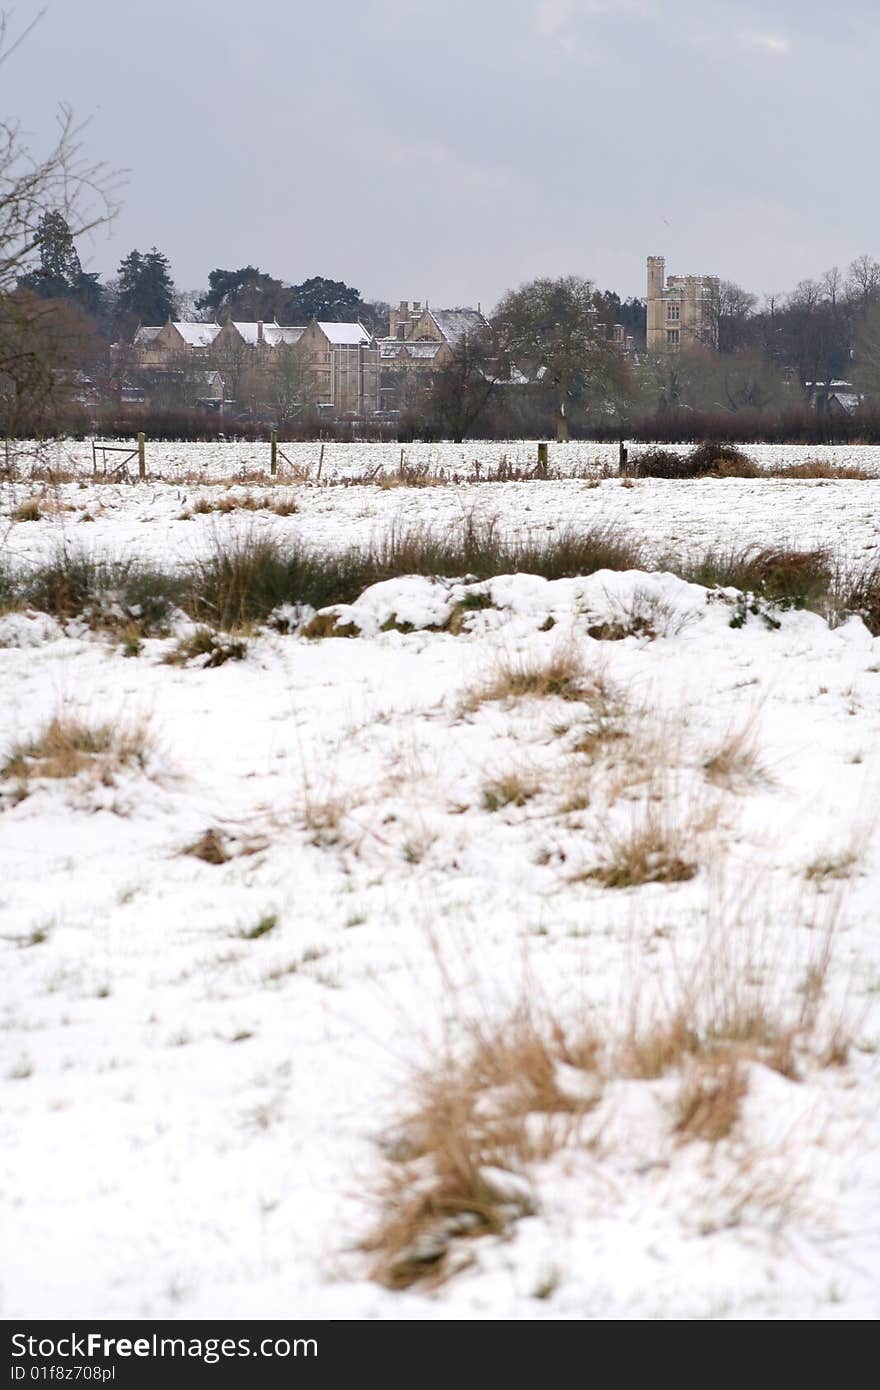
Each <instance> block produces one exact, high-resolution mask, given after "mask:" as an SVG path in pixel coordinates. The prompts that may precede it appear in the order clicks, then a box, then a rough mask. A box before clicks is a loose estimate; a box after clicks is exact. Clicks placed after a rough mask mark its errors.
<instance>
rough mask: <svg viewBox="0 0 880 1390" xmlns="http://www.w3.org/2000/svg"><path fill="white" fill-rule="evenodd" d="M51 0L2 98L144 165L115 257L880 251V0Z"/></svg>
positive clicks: (493, 279)
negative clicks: (64, 120)
mask: <svg viewBox="0 0 880 1390" xmlns="http://www.w3.org/2000/svg"><path fill="white" fill-rule="evenodd" d="M7 8H8V7H7ZM40 8H41V6H40V5H38V4H36V3H32V0H16V3H15V13H14V17H13V28H14V29H17V30H20V29H21V28H22V27H23V25H24V24H25V23H26V22H27V20H28V19H29V18H32V17H33V16H34V15H36V14H37V13H38V11H39V9H40ZM44 8H45V15H44V17H43V18H42V20H41V21H40V22H39V24H38V25H37V27H36V29H35V30H34V32H33V33H32V34H31V35H30V36H29V37H28V38H27V40H26V42H25V43H24V44H23V45H22V46H21V47H20V49H19V50H18V52H17V53H16V54H14V55H13V56H12V57H11V59H10V60H9V61H8V63H7V64H6V65H5V66H4V67H3V68H2V69H0V115H3V116H16V117H18V118H19V119H20V120H21V122H22V124H23V126H24V127H25V128H26V130H27V131H28V132H29V134H30V136H31V139H32V144H33V146H34V147H35V149H37V150H39V149H40V148H41V147H44V146H45V145H46V143H47V141H48V139H49V136H50V135H51V131H52V126H53V121H54V118H55V117H54V112H55V109H56V106H57V103H58V102H59V101H67V102H70V103H71V104H72V105H73V107H74V109H75V112H76V114H77V116H78V117H80V118H88V120H89V125H88V128H87V131H86V134H85V137H84V138H85V142H86V145H87V148H88V152H89V154H90V155H91V156H94V157H95V158H100V159H104V160H106V161H107V162H108V163H109V164H111V165H115V166H119V167H122V166H124V167H125V168H126V169H127V170H128V175H127V184H126V186H125V188H124V190H123V206H122V210H121V212H120V214H119V216H118V218H117V219H116V221H115V223H114V224H113V227H112V229H111V232H110V234H109V236H108V235H107V233H106V232H102V233H100V234H97V235H96V237H95V238H94V240H93V241H91V242H90V243H87V244H86V245H85V246H84V247H83V248H82V250H83V260H84V262H87V263H88V268H89V269H92V270H98V271H100V272H102V274H104V275H111V274H113V273H114V272H115V270H116V267H117V265H118V263H119V260H120V259H121V257H122V256H123V255H124V254H125V253H126V252H128V251H129V250H131V249H132V247H135V246H136V247H138V248H139V249H141V250H146V249H148V248H149V247H150V246H152V245H153V244H155V245H156V246H158V247H159V248H160V250H162V251H164V252H165V253H166V255H167V256H168V257H169V259H170V261H171V264H172V270H173V274H174V278H175V280H176V282H177V284H178V285H179V286H181V287H183V288H197V287H201V286H203V285H204V284H205V283H206V281H207V276H208V271H209V270H211V269H212V268H213V267H215V266H223V267H237V266H240V265H245V264H254V265H259V266H260V267H261V269H263V270H266V271H269V272H270V273H271V274H273V275H276V276H278V277H279V278H281V279H283V280H287V281H291V282H296V281H300V280H303V279H305V278H306V277H308V276H311V275H325V276H328V277H331V278H333V279H340V280H345V281H347V282H348V283H349V284H353V285H356V286H357V287H358V288H359V289H360V291H361V293H362V294H363V296H364V297H365V298H368V299H373V298H377V299H388V300H392V301H396V300H398V299H404V298H407V299H426V298H427V299H428V300H430V301H431V302H432V303H434V304H436V305H438V306H441V305H453V304H468V303H476V302H477V301H482V305H483V308H484V309H486V308H488V307H489V306H491V305H493V304H494V303H495V302H496V301H497V300H498V298H499V297H500V295H501V294H502V293H503V292H504V290H505V289H507V288H510V287H514V286H516V285H519V284H521V283H522V282H523V281H525V280H528V279H532V278H534V277H535V276H537V275H557V274H567V273H574V274H579V275H584V276H587V277H589V278H591V279H593V280H595V281H596V282H597V283H598V284H599V286H600V287H602V288H612V289H616V290H617V291H618V292H619V293H620V294H621V295H623V296H624V297H625V296H626V295H628V294H644V263H645V257H646V256H647V255H649V254H665V256H666V265H667V271H668V272H671V273H684V274H686V273H701V272H704V273H714V274H718V275H720V276H721V277H722V278H724V279H730V280H736V281H739V282H740V283H742V284H743V285H745V286H746V287H748V288H750V289H752V290H754V291H756V292H758V293H767V292H772V293H779V292H782V291H785V290H787V289H790V288H792V287H793V286H794V284H795V283H796V282H797V281H798V280H799V279H802V278H804V277H805V276H814V275H819V274H820V273H821V272H822V271H823V270H825V269H827V268H828V267H829V266H831V265H834V264H838V265H840V266H841V267H844V266H845V265H846V264H847V263H848V262H849V261H850V260H852V259H853V257H854V256H856V255H858V254H860V253H862V252H868V253H870V254H871V255H873V256H875V257H876V258H878V259H880V180H878V177H877V173H878V158H877V151H878V144H880V79H878V74H880V4H878V0H840V3H839V4H838V5H837V6H836V7H828V6H826V5H821V6H820V5H819V4H818V3H816V0H761V3H757V0H335V3H330V2H329V0H247V3H241V0H234V2H233V0H47V3H45V6H44Z"/></svg>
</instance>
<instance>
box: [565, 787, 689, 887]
mask: <svg viewBox="0 0 880 1390" xmlns="http://www.w3.org/2000/svg"><path fill="white" fill-rule="evenodd" d="M697 829H698V827H696V826H694V825H688V824H683V825H679V826H675V825H673V824H672V823H671V822H669V821H668V820H667V819H666V817H665V816H664V814H663V813H662V811H661V810H660V808H659V807H657V806H655V805H653V804H650V803H649V804H648V805H647V806H646V807H645V808H644V809H643V811H642V812H641V813H640V814H639V816H637V818H636V819H635V820H634V821H633V823H632V825H631V826H630V827H629V828H628V829H627V830H625V831H623V832H621V833H619V834H616V835H611V836H610V837H609V839H608V841H607V844H606V848H605V854H604V857H603V859H602V860H601V862H600V863H599V864H597V865H596V866H595V867H594V868H592V869H587V870H585V871H583V872H582V873H580V874H577V875H576V876H575V878H574V880H573V881H574V882H582V881H584V880H586V879H592V880H594V881H595V882H597V883H600V884H601V885H602V887H603V888H639V887H641V886H642V884H645V883H685V882H687V880H688V879H691V878H694V877H695V875H696V873H697V863H696V860H695V859H694V858H693V852H694V851H693V832H694V831H695V830H697Z"/></svg>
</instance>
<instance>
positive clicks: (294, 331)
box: [267, 323, 306, 347]
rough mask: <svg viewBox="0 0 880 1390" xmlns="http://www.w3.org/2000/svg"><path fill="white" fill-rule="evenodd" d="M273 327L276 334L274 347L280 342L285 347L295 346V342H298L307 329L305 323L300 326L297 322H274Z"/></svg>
mask: <svg viewBox="0 0 880 1390" xmlns="http://www.w3.org/2000/svg"><path fill="white" fill-rule="evenodd" d="M271 327H272V330H273V333H274V335H275V342H274V343H273V344H272V346H273V347H278V346H279V344H281V345H283V346H285V347H293V345H294V343H298V342H299V340H300V338H301V337H302V335H303V334H304V333H305V331H306V330H305V325H303V326H302V327H301V328H300V327H298V326H296V325H295V324H277V323H274V324H272V325H271ZM267 341H268V339H267Z"/></svg>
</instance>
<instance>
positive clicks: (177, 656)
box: [163, 627, 247, 671]
mask: <svg viewBox="0 0 880 1390" xmlns="http://www.w3.org/2000/svg"><path fill="white" fill-rule="evenodd" d="M246 656H247V642H245V641H244V639H243V638H241V637H230V636H229V635H228V634H225V633H221V632H213V631H212V630H211V628H209V627H198V628H196V630H195V632H193V633H191V635H190V636H189V637H182V638H181V639H180V641H179V642H176V643H175V645H174V646H173V647H172V649H171V651H170V652H168V653H167V654H166V655H165V656H164V657H163V662H164V664H165V665H166V666H186V665H187V664H188V663H190V662H193V663H194V664H197V665H198V666H200V667H201V668H202V669H203V670H206V671H207V670H213V669H214V668H216V667H217V666H223V665H224V664H225V663H226V662H227V661H243V660H244V658H245V657H246Z"/></svg>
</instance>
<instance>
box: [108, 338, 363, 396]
mask: <svg viewBox="0 0 880 1390" xmlns="http://www.w3.org/2000/svg"><path fill="white" fill-rule="evenodd" d="M280 348H293V349H296V351H297V352H299V353H301V354H302V355H303V359H304V361H305V362H306V363H307V364H308V367H309V370H310V373H311V375H312V376H313V378H314V384H315V397H316V403H317V404H319V405H322V406H325V407H327V408H328V409H329V410H332V412H333V414H335V415H354V416H357V417H363V416H368V415H372V414H373V413H374V412H375V411H377V410H378V409H379V405H380V400H379V352H378V349H377V347H376V344H375V341H374V339H373V337H372V335H371V334H370V333H369V331H368V330H367V329H366V328H364V326H363V324H362V323H326V322H318V321H317V320H313V321H312V322H311V323H310V324H307V325H306V324H279V323H275V322H272V323H264V322H262V321H257V322H256V323H250V322H243V321H239V320H231V321H230V322H228V323H225V324H223V325H221V324H219V323H195V322H185V321H173V322H172V321H171V320H170V319H169V321H168V323H166V324H162V325H161V326H151V325H143V326H141V327H140V328H138V330H137V332H136V333H135V335H134V340H133V342H132V344H131V346H130V348H124V347H123V346H122V345H120V344H116V345H115V346H114V354H115V358H116V362H117V364H118V366H119V368H120V370H124V371H125V372H126V373H128V374H129V375H130V374H132V373H137V372H140V373H144V372H152V373H154V374H156V373H166V374H167V373H178V374H179V373H180V372H181V371H183V370H184V369H185V368H186V364H187V363H190V364H191V365H195V364H198V365H199V366H201V365H202V364H204V367H205V368H206V369H208V368H212V369H216V370H217V371H218V372H219V374H220V375H221V376H222V379H223V381H224V382H225V383H226V387H227V389H228V393H229V396H230V398H236V397H237V396H238V395H239V391H240V389H241V387H242V384H243V383H244V382H245V380H247V379H248V378H250V377H251V374H252V373H253V372H256V373H258V374H259V373H260V372H261V371H264V370H266V369H267V368H268V367H270V366H271V363H272V357H273V353H274V352H275V351H276V350H277V349H280ZM187 375H188V379H189V377H191V373H188V374H187ZM159 379H160V378H159V377H158V376H157V377H156V381H158V380H159ZM165 380H166V381H167V382H169V383H170V382H171V381H172V380H173V378H172V377H171V376H167V377H166V378H165ZM206 399H213V397H212V396H206Z"/></svg>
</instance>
